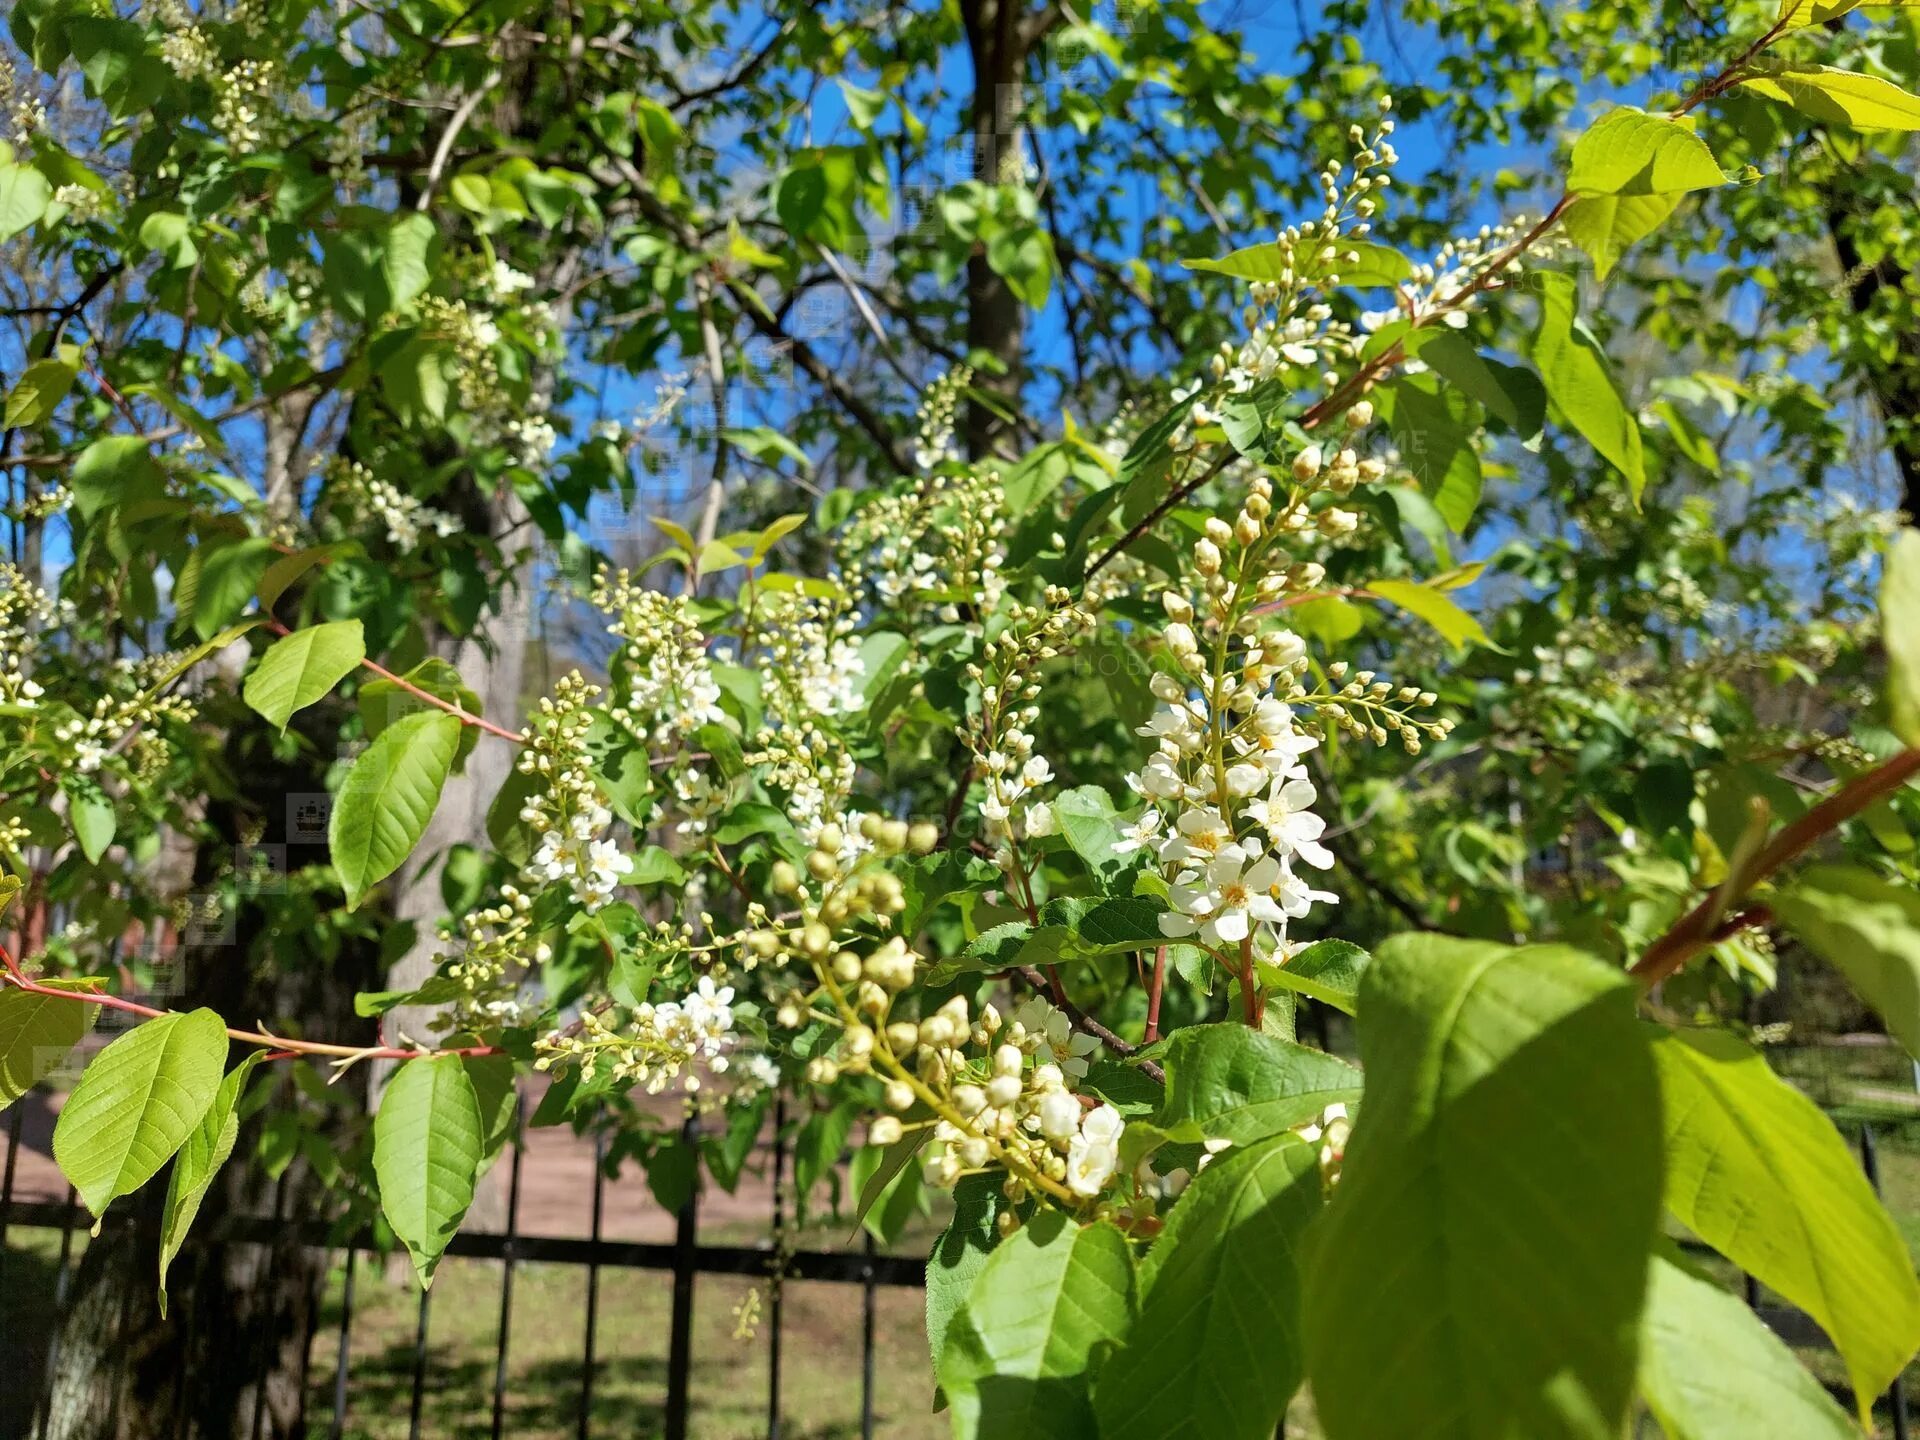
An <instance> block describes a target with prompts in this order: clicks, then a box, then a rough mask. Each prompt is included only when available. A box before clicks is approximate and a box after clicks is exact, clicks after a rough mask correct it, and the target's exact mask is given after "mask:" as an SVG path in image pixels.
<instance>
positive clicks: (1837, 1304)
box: [1653, 1030, 1920, 1418]
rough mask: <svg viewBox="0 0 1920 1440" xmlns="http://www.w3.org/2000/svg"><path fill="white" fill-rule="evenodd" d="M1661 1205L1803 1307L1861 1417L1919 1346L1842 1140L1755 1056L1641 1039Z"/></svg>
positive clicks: (1905, 1272) (1901, 1248)
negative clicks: (1660, 1116)
mask: <svg viewBox="0 0 1920 1440" xmlns="http://www.w3.org/2000/svg"><path fill="white" fill-rule="evenodd" d="M1653 1053H1654V1058H1655V1059H1656V1060H1657V1061H1658V1062H1659V1066H1660V1084H1661V1090H1662V1094H1663V1099H1664V1106H1663V1108H1664V1111H1665V1114H1666V1128H1667V1208H1668V1209H1669V1210H1671V1211H1672V1212H1673V1213H1674V1216H1675V1217H1676V1218H1677V1219H1678V1220H1679V1221H1680V1222H1681V1223H1682V1224H1683V1225H1685V1226H1686V1227H1687V1228H1688V1229H1690V1230H1692V1231H1693V1233H1694V1234H1696V1235H1698V1236H1699V1237H1700V1238H1701V1239H1702V1240H1704V1241H1706V1242H1707V1243H1708V1244H1709V1245H1711V1246H1713V1248H1714V1249H1716V1250H1718V1251H1719V1252H1720V1253H1721V1254H1723V1255H1725V1256H1726V1257H1727V1258H1728V1259H1729V1260H1731V1261H1733V1263H1734V1264H1736V1265H1738V1266H1739V1267H1740V1268H1741V1269H1742V1270H1745V1271H1746V1272H1747V1273H1748V1274H1750V1275H1752V1276H1753V1277H1754V1278H1755V1279H1757V1280H1758V1281H1759V1282H1760V1283H1761V1284H1763V1285H1766V1286H1768V1287H1770V1288H1771V1289H1774V1290H1777V1291H1778V1292H1779V1293H1780V1294H1782V1295H1784V1296H1786V1298H1787V1299H1788V1300H1790V1301H1792V1302H1793V1303H1794V1304H1795V1305H1798V1306H1799V1307H1800V1308H1801V1309H1802V1310H1805V1311H1806V1312H1807V1313H1808V1314H1809V1315H1811V1316H1812V1317H1813V1318H1814V1319H1815V1320H1816V1321H1818V1322H1819V1324H1820V1328H1821V1329H1823V1330H1825V1331H1826V1332H1827V1336H1828V1338H1829V1339H1831V1340H1832V1341H1833V1344H1834V1348H1835V1349H1836V1350H1838V1351H1839V1352H1840V1353H1841V1355H1842V1356H1843V1357H1844V1358H1845V1359H1846V1362H1847V1373H1848V1375H1849V1376H1850V1377H1851V1378H1852V1383H1853V1389H1854V1394H1855V1396H1856V1397H1857V1398H1858V1402H1859V1404H1860V1407H1861V1415H1862V1417H1863V1418H1864V1417H1865V1415H1866V1413H1867V1410H1868V1408H1870V1407H1871V1406H1872V1404H1873V1400H1874V1397H1875V1396H1877V1395H1880V1394H1882V1393H1884V1392H1885V1390H1886V1388H1887V1386H1888V1385H1889V1384H1891V1383H1892V1381H1893V1377H1894V1376H1896V1375H1898V1374H1899V1373H1900V1371H1901V1368H1902V1367H1903V1366H1905V1364H1906V1363H1907V1361H1908V1359H1910V1358H1911V1357H1912V1355H1913V1353H1914V1350H1915V1348H1916V1347H1920V1283H1916V1282H1915V1280H1914V1276H1913V1262H1912V1260H1911V1259H1910V1258H1909V1257H1908V1254H1907V1247H1906V1244H1905V1242H1904V1241H1902V1240H1901V1238H1900V1232H1899V1230H1898V1229H1897V1228H1896V1227H1895V1225H1894V1223H1893V1220H1892V1219H1891V1218H1890V1217H1889V1216H1888V1214H1887V1212H1886V1210H1885V1209H1883V1208H1882V1207H1881V1204H1880V1202H1879V1200H1878V1199H1876V1198H1875V1197H1874V1193H1873V1187H1872V1186H1870V1185H1869V1184H1868V1183H1867V1180H1866V1177H1865V1176H1864V1175H1862V1174H1861V1173H1860V1167H1859V1166H1858V1165H1856V1164H1855V1163H1854V1160H1853V1156H1852V1155H1851V1154H1850V1153H1849V1152H1848V1149H1847V1145H1846V1142H1845V1141H1844V1140H1842V1139H1841V1138H1840V1134H1839V1132H1838V1131H1836V1130H1835V1129H1834V1128H1833V1123H1832V1122H1831V1121H1829V1120H1828V1119H1827V1117H1826V1116H1824V1115H1822V1114H1821V1113H1820V1111H1819V1109H1818V1108H1817V1107H1816V1106H1815V1105H1814V1103H1813V1102H1812V1101H1811V1100H1809V1099H1807V1097H1806V1096H1804V1095H1802V1094H1801V1093H1800V1092H1799V1091H1797V1090H1795V1089H1794V1088H1793V1087H1792V1086H1790V1085H1788V1084H1787V1083H1786V1082H1785V1081H1783V1080H1781V1079H1780V1078H1779V1077H1778V1076H1776V1075H1775V1074H1774V1073H1773V1071H1771V1070H1770V1069H1768V1068H1767V1062H1766V1061H1765V1060H1764V1059H1762V1058H1761V1056H1760V1053H1759V1052H1758V1051H1757V1050H1754V1049H1753V1048H1751V1047H1750V1046H1748V1045H1746V1044H1744V1043H1742V1042H1741V1041H1739V1040H1737V1039H1735V1038H1734V1037H1733V1036H1731V1035H1727V1034H1724V1033H1722V1032H1719V1031H1712V1030H1688V1031H1662V1032H1659V1033H1658V1036H1657V1038H1656V1040H1655V1042H1654V1047H1653Z"/></svg>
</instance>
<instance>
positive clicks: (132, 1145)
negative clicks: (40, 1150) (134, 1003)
mask: <svg viewBox="0 0 1920 1440" xmlns="http://www.w3.org/2000/svg"><path fill="white" fill-rule="evenodd" d="M226 1063H227V1028H226V1025H225V1024H224V1023H223V1022H222V1021H221V1019H220V1017H219V1016H218V1015H216V1014H214V1013H213V1011H211V1010H195V1011H193V1012H191V1013H190V1014H170V1015H162V1016H160V1017H159V1018H158V1019H156V1020H149V1021H147V1022H146V1023H145V1024H143V1025H140V1026H138V1027H137V1028H135V1029H132V1030H129V1031H128V1032H127V1033H126V1034H124V1035H122V1036H121V1037H120V1038H119V1039H118V1040H115V1041H114V1042H113V1043H112V1044H111V1045H109V1046H107V1048H106V1049H104V1050H102V1051H101V1052H100V1054H99V1055H98V1056H96V1057H95V1058H94V1061H93V1063H92V1064H91V1065H89V1066H88V1067H87V1068H86V1070H85V1071H84V1072H83V1073H82V1074H81V1076H80V1083H79V1084H78V1085H76V1086H74V1089H73V1094H72V1095H71V1096H69V1097H68V1099H67V1103H66V1104H65V1105H64V1106H63V1107H62V1108H61V1111H60V1119H59V1121H58V1122H57V1123H56V1124H55V1125H54V1127H53V1158H54V1160H55V1161H56V1162H57V1163H58V1164H59V1166H60V1173H61V1174H63V1175H65V1176H66V1177H67V1179H68V1180H69V1181H70V1182H71V1183H72V1185H73V1188H74V1189H75V1190H77V1191H79V1193H80V1198H81V1200H82V1201H84V1202H85V1204H86V1207H87V1209H89V1210H91V1211H92V1212H93V1213H94V1214H95V1215H96V1216H98V1215H104V1214H105V1213H106V1209H107V1206H108V1205H110V1204H112V1203H113V1201H114V1200H115V1199H117V1198H118V1197H120V1196H122V1195H130V1194H132V1193H133V1192H134V1191H135V1190H138V1189H139V1188H140V1187H141V1186H142V1185H144V1184H146V1183H147V1181H149V1180H151V1179H152V1178H153V1177H154V1175H155V1174H156V1173H157V1172H158V1171H159V1169H160V1167H161V1166H162V1165H164V1164H166V1163H167V1159H168V1157H169V1156H171V1155H172V1154H173V1152H174V1151H175V1150H177V1149H179V1148H180V1144H181V1142H182V1141H184V1140H185V1139H186V1138H187V1136H189V1135H191V1134H192V1133H193V1128H194V1126H196V1125H198V1124H199V1123H200V1117H201V1116H202V1115H204V1114H206V1113H207V1107H208V1106H209V1105H211V1104H212V1103H213V1097H214V1093H215V1092H216V1091H217V1090H218V1089H219V1088H220V1072H221V1071H222V1070H224V1069H225V1068H226Z"/></svg>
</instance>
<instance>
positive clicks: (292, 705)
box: [241, 620, 367, 732]
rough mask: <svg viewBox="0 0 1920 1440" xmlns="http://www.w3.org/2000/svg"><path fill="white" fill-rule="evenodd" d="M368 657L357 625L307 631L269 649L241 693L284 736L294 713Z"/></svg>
mask: <svg viewBox="0 0 1920 1440" xmlns="http://www.w3.org/2000/svg"><path fill="white" fill-rule="evenodd" d="M366 655H367V642H366V635H365V632H364V631H363V630H362V629H361V626H360V622H359V621H358V620H335V621H332V622H330V623H328V624H325V625H313V626H309V627H308V628H307V629H305V630H296V631H294V632H293V633H292V634H291V635H284V636H282V637H281V638H280V639H278V640H276V641H274V642H273V644H272V645H270V646H268V647H267V652H266V654H264V655H262V656H261V657H260V663H259V664H257V665H255V666H254V667H253V673H252V674H251V675H249V676H247V683H246V685H245V686H244V687H243V688H242V691H241V693H242V695H243V696H244V697H245V699H246V702H247V704H249V705H251V706H252V707H253V708H254V709H255V710H256V711H258V712H259V713H260V714H261V715H262V716H264V717H265V718H266V720H267V721H268V723H269V724H271V725H273V726H274V727H275V728H276V729H278V730H281V731H283V732H284V731H285V730H286V728H287V721H289V720H290V719H292V718H293V712H294V711H296V710H304V709H305V708H306V707H307V706H309V705H311V704H313V703H314V701H316V700H319V699H322V698H323V697H325V696H326V695H327V694H328V693H329V692H330V691H331V690H332V689H333V687H334V686H335V685H338V684H339V683H340V681H341V680H343V679H344V678H346V676H347V675H349V674H351V673H352V671H353V669H354V667H355V666H357V665H358V664H359V663H360V662H361V661H362V660H364V659H365V658H366Z"/></svg>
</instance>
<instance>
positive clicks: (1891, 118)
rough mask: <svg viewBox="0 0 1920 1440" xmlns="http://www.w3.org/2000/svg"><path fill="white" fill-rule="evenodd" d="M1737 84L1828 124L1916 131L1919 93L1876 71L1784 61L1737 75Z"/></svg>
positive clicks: (1919, 113) (1918, 114) (1918, 122)
mask: <svg viewBox="0 0 1920 1440" xmlns="http://www.w3.org/2000/svg"><path fill="white" fill-rule="evenodd" d="M1739 88H1740V89H1742V90H1751V91H1752V92H1753V93H1754V94H1756V95H1764V96H1765V97H1766V98H1767V99H1769V100H1778V101H1782V102H1784V103H1785V104H1788V105H1791V106H1792V107H1793V108H1794V109H1796V110H1798V111H1799V112H1800V113H1801V114H1802V115H1809V116H1811V117H1812V118H1813V119H1815V120H1819V121H1821V122H1822V123H1824V124H1828V125H1850V126H1852V127H1853V128H1854V129H1855V130H1920V95H1910V94H1908V93H1907V92H1906V91H1905V90H1902V89H1901V88H1900V87H1899V86H1898V85H1895V84H1893V83H1892V82H1891V81H1888V80H1882V79H1881V78H1880V77H1879V76H1877V75H1861V74H1858V73H1856V72H1854V71H1851V70H1838V69H1835V68H1834V67H1833V66H1831V65H1789V66H1785V67H1783V68H1782V69H1780V70H1778V71H1776V72H1774V73H1773V74H1771V75H1763V76H1759V77H1757V78H1755V79H1752V80H1743V81H1741V82H1740V85H1739Z"/></svg>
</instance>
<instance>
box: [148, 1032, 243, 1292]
mask: <svg viewBox="0 0 1920 1440" xmlns="http://www.w3.org/2000/svg"><path fill="white" fill-rule="evenodd" d="M265 1054H266V1052H265V1051H264V1050H255V1051H253V1052H252V1053H250V1054H249V1055H248V1056H247V1058H246V1059H244V1060H242V1061H241V1062H240V1063H239V1064H238V1065H236V1066H234V1068H233V1069H232V1071H230V1072H229V1073H228V1075H227V1078H226V1079H224V1080H222V1081H221V1082H220V1088H219V1089H217V1090H215V1091H214V1092H213V1103H212V1104H211V1105H209V1106H208V1107H207V1113H206V1114H204V1115H202V1116H201V1117H200V1123H199V1124H198V1125H196V1126H194V1128H193V1133H192V1134H191V1135H189V1136H188V1137H187V1139H186V1143H185V1144H183V1145H181V1147H180V1153H179V1155H177V1156H176V1157H175V1158H174V1162H173V1177H172V1179H171V1180H169V1181H168V1183H167V1204H166V1209H165V1211H164V1212H163V1213H162V1215H161V1217H160V1314H161V1316H162V1317H163V1318H164V1317H165V1315H166V1313H167V1269H168V1267H169V1266H171V1265H172V1264H173V1257H174V1256H175V1255H178V1254H179V1253H180V1247H181V1245H182V1244H184V1243H185V1241H186V1238H187V1231H189V1230H191V1229H192V1228H193V1219H194V1217H195V1216H196V1215H198V1214H199V1213H200V1202H201V1201H202V1200H204V1199H206V1196H207V1189H208V1187H209V1186H211V1185H212V1184H213V1177H214V1176H215V1175H217V1174H219V1173H220V1167H221V1166H222V1165H224V1164H226V1163H227V1157H228V1156H230V1155H232V1154H233V1142H234V1141H235V1140H236V1139H238V1138H239V1135H240V1116H239V1115H238V1113H236V1110H235V1107H236V1105H238V1103H239V1100H240V1094H241V1092H242V1091H243V1090H245V1089H246V1085H247V1077H248V1076H249V1075H251V1074H252V1073H253V1067H254V1066H255V1065H257V1064H259V1063H260V1060H261V1057H262V1056H264V1055H265Z"/></svg>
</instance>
